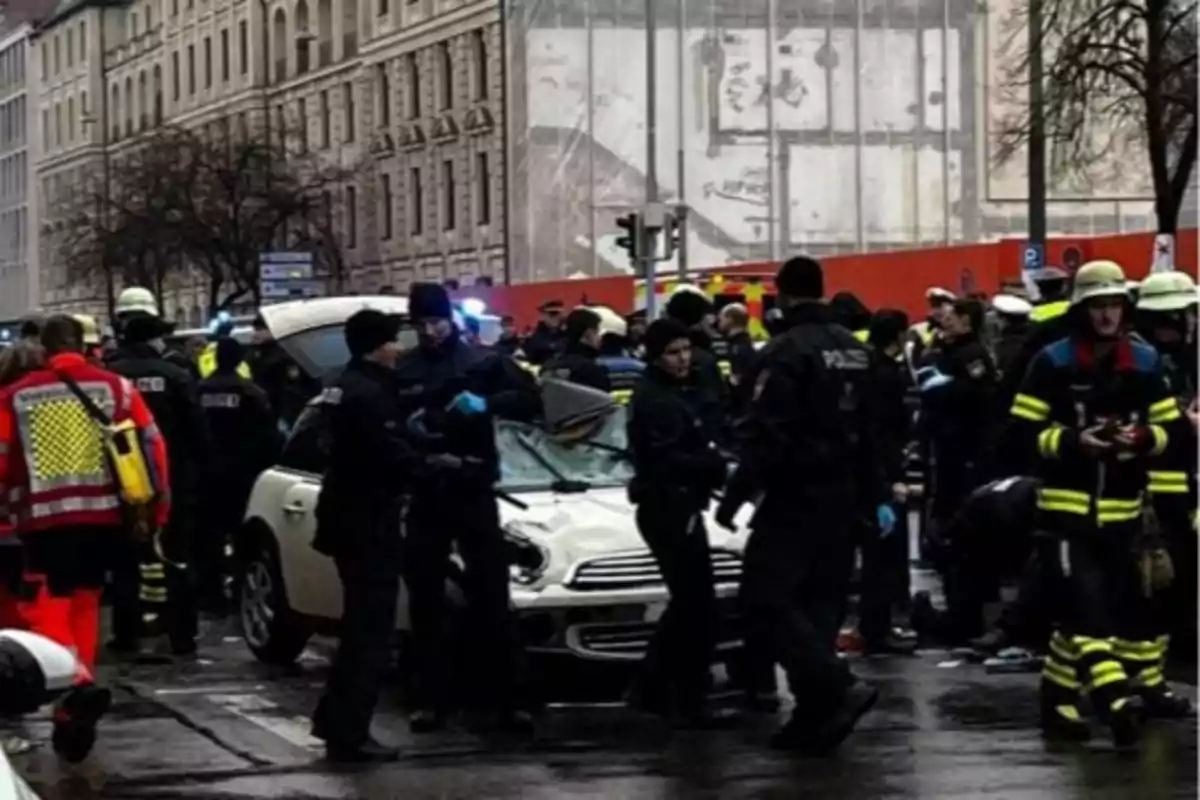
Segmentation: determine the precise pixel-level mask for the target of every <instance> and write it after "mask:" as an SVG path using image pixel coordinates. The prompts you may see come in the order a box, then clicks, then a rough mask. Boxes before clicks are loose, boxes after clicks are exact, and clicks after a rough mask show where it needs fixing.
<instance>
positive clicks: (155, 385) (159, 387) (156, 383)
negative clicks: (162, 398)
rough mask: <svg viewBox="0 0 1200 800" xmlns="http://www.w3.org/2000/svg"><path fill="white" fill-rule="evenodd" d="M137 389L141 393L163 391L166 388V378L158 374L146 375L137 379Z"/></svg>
mask: <svg viewBox="0 0 1200 800" xmlns="http://www.w3.org/2000/svg"><path fill="white" fill-rule="evenodd" d="M135 385H136V386H137V390H138V391H139V392H141V393H142V394H147V393H149V392H165V391H166V390H167V380H166V378H162V377H160V376H158V375H146V376H143V377H141V378H138V379H137V383H136V384H135Z"/></svg>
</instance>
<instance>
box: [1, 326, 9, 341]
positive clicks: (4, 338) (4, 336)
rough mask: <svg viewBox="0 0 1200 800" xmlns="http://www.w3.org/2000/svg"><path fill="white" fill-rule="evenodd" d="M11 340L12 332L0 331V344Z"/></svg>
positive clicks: (5, 329) (4, 329)
mask: <svg viewBox="0 0 1200 800" xmlns="http://www.w3.org/2000/svg"><path fill="white" fill-rule="evenodd" d="M11 338H12V331H10V330H9V329H8V328H3V329H0V342H7V341H8V340H9V339H11Z"/></svg>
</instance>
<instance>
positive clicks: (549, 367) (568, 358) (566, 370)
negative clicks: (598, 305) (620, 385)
mask: <svg viewBox="0 0 1200 800" xmlns="http://www.w3.org/2000/svg"><path fill="white" fill-rule="evenodd" d="M563 330H564V332H565V334H566V345H565V346H564V347H563V350H562V352H561V353H559V354H557V355H555V356H554V357H552V358H551V359H550V360H549V361H547V362H546V363H545V364H544V365H543V366H542V370H541V373H540V374H541V375H544V376H547V377H551V378H559V379H560V380H566V381H571V382H572V383H579V384H582V385H584V386H590V387H592V388H593V389H599V390H600V391H602V392H609V391H612V381H610V380H609V377H608V370H606V369H605V368H604V367H602V366H601V365H600V364H599V363H598V362H597V359H598V358H599V357H600V315H599V314H597V313H596V312H595V311H593V310H591V309H590V308H577V309H575V310H574V311H572V312H571V313H570V314H568V315H567V321H566V324H565V325H564V326H563Z"/></svg>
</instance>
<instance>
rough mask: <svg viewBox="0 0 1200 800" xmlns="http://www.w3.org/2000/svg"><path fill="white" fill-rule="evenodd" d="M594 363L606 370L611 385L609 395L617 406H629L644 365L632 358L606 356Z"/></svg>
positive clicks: (639, 360) (642, 362)
mask: <svg viewBox="0 0 1200 800" xmlns="http://www.w3.org/2000/svg"><path fill="white" fill-rule="evenodd" d="M596 363H598V364H599V365H600V366H602V367H604V369H606V370H608V380H609V382H610V383H611V384H612V390H611V392H610V394H611V395H612V398H613V400H615V401H616V402H617V403H618V404H619V405H623V406H625V405H629V399H630V398H631V397H632V396H633V387H634V386H636V385H637V382H638V379H639V378H641V377H642V373H643V372H644V371H645V369H646V363H645V362H644V361H642V360H641V359H637V358H634V357H633V356H624V355H608V356H604V355H602V356H600V358H598V359H596Z"/></svg>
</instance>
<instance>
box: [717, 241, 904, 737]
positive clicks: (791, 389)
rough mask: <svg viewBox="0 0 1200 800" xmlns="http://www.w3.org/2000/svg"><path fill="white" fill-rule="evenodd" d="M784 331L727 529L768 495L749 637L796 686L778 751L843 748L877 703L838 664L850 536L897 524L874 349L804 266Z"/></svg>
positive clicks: (744, 445) (722, 520) (786, 271)
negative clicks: (874, 382) (881, 452)
mask: <svg viewBox="0 0 1200 800" xmlns="http://www.w3.org/2000/svg"><path fill="white" fill-rule="evenodd" d="M775 286H776V289H777V291H778V302H779V306H780V307H781V308H782V311H783V320H782V328H781V332H780V333H779V334H778V335H776V336H775V338H773V339H772V340H771V341H770V342H769V343H768V344H767V346H766V347H765V348H763V350H762V351H761V352H760V360H759V370H758V372H757V374H756V378H755V385H754V388H753V392H752V396H751V405H750V410H749V413H748V414H747V416H746V418H745V420H744V426H743V427H742V430H741V435H740V437H739V445H740V448H739V452H740V455H741V462H740V464H739V466H738V468H737V470H736V472H735V473H734V475H733V477H732V478H731V479H730V482H729V484H728V485H727V487H726V489H725V495H724V498H723V499H722V501H721V504H720V506H719V507H718V509H717V514H716V521H717V523H718V524H720V525H721V526H723V527H726V528H729V529H731V530H732V529H733V527H734V521H733V520H734V516H735V514H736V513H737V511H738V509H739V508H740V507H741V506H742V505H744V504H745V503H746V502H749V501H750V499H751V498H753V497H754V496H756V495H759V494H761V496H762V500H761V502H760V503H759V506H758V509H757V512H756V513H755V515H754V519H753V521H752V523H751V525H752V532H751V534H750V540H749V542H748V543H747V546H746V553H745V563H744V567H743V570H744V571H743V574H742V585H741V590H740V596H741V597H742V598H743V602H744V604H745V613H746V617H747V625H748V630H747V635H748V637H750V638H752V639H753V640H755V641H756V642H757V644H756V645H755V646H756V647H757V648H766V651H768V652H772V653H773V657H774V660H775V661H777V662H778V663H780V664H782V665H783V668H784V670H785V671H786V672H787V674H788V680H789V683H790V684H791V690H792V694H793V695H794V696H795V698H796V710H795V712H794V713H793V715H792V718H791V720H790V721H789V722H788V723H787V725H785V726H784V728H783V730H781V731H780V732H779V733H778V734H777V735H776V737H775V739H774V740H773V743H774V744H775V746H777V747H781V748H786V749H792V750H803V751H807V752H812V753H825V752H829V751H831V750H832V749H834V748H836V747H837V746H838V745H839V744H840V743H841V742H842V741H843V740H844V739H845V738H846V737H847V736H848V735H849V734H850V732H851V731H852V730H853V728H854V726H855V725H856V724H857V722H858V720H859V718H860V717H861V716H862V715H863V714H865V713H866V712H867V711H868V710H869V709H870V708H871V707H872V706H873V705H874V704H875V701H876V699H877V698H878V692H876V690H875V689H873V688H870V687H868V686H865V685H864V684H862V683H860V682H859V681H858V680H857V679H856V678H855V677H854V675H852V674H851V672H850V671H849V669H847V667H846V666H845V665H844V664H843V663H842V662H841V661H840V660H839V659H838V657H837V654H836V652H835V643H836V638H837V633H838V630H839V628H840V626H841V622H842V617H843V615H844V607H845V600H846V593H847V587H848V584H849V581H850V574H851V570H852V561H853V552H854V542H853V539H852V528H853V526H854V525H855V524H856V517H857V515H858V514H860V513H863V512H866V513H869V514H870V515H872V516H873V517H874V518H875V519H876V520H877V521H878V523H879V526H880V528H881V530H882V531H883V532H885V533H886V532H890V530H891V529H892V528H893V527H894V526H895V513H894V512H893V511H892V509H891V507H890V506H889V505H888V504H887V500H888V493H887V486H886V481H885V477H884V475H883V471H882V467H881V464H880V460H879V458H878V454H877V452H876V451H875V446H874V445H875V429H874V427H873V422H872V420H871V415H870V410H869V407H868V401H869V393H870V391H871V387H870V375H871V373H870V356H869V353H868V351H867V348H866V345H864V344H862V343H861V342H859V341H857V340H856V339H855V338H854V336H853V335H852V334H851V333H850V331H848V330H846V329H845V328H843V327H842V326H840V325H837V324H835V323H834V322H833V320H832V316H831V312H830V309H829V307H828V306H827V305H825V304H824V303H822V302H821V301H820V298H821V297H822V295H823V293H824V276H823V274H822V269H821V265H820V264H819V263H818V262H816V261H815V260H813V259H811V258H807V257H803V256H800V257H796V258H793V259H791V260H789V261H788V262H786V263H785V264H784V265H783V267H781V268H780V270H779V274H778V275H777V276H776V279H775Z"/></svg>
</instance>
